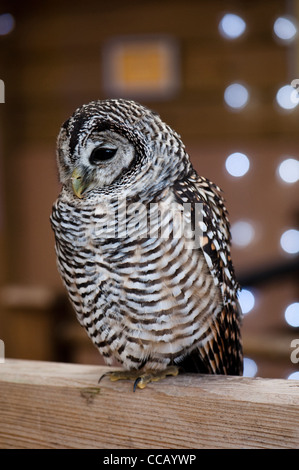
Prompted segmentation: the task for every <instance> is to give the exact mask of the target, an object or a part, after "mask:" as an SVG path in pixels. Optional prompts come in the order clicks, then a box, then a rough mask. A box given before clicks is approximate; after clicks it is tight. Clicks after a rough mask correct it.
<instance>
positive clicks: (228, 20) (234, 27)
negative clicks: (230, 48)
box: [218, 13, 246, 39]
mask: <svg viewBox="0 0 299 470" xmlns="http://www.w3.org/2000/svg"><path fill="white" fill-rule="evenodd" d="M218 29H219V32H220V34H221V36H223V37H224V38H226V39H236V38H238V37H240V36H242V34H243V33H244V31H245V29H246V23H245V21H244V20H243V19H242V18H241V17H240V16H238V15H235V14H233V13H226V14H225V15H224V16H223V17H222V19H221V21H220V23H219V26H218Z"/></svg>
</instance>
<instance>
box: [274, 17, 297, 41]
mask: <svg viewBox="0 0 299 470" xmlns="http://www.w3.org/2000/svg"><path fill="white" fill-rule="evenodd" d="M273 30H274V33H275V35H276V37H277V38H279V39H280V40H282V41H285V42H287V43H289V42H291V41H293V39H295V37H296V35H297V26H296V24H295V21H294V20H293V19H291V18H287V17H285V16H280V17H279V18H277V19H276V20H275V22H274V25H273Z"/></svg>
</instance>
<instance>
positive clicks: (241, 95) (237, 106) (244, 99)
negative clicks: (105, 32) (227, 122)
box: [224, 83, 294, 110]
mask: <svg viewBox="0 0 299 470" xmlns="http://www.w3.org/2000/svg"><path fill="white" fill-rule="evenodd" d="M291 88H292V90H293V91H294V89H293V87H291ZM248 100H249V91H248V89H247V88H246V87H245V86H244V85H241V83H232V84H231V85H229V86H228V87H227V88H226V89H225V91H224V101H225V103H226V104H227V105H228V106H229V107H230V108H232V109H234V110H241V109H243V108H244V107H245V106H246V105H247V103H248Z"/></svg>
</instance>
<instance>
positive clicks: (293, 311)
mask: <svg viewBox="0 0 299 470" xmlns="http://www.w3.org/2000/svg"><path fill="white" fill-rule="evenodd" d="M284 317H285V320H286V322H287V324H288V325H290V326H294V327H299V302H294V303H293V304H290V305H289V306H288V307H287V308H286V310H285V312H284Z"/></svg>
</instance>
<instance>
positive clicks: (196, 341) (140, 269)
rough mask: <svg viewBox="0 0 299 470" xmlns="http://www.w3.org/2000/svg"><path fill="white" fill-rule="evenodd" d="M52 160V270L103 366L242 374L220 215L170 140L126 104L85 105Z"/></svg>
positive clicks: (170, 134)
mask: <svg viewBox="0 0 299 470" xmlns="http://www.w3.org/2000/svg"><path fill="white" fill-rule="evenodd" d="M57 161H58V168H59V173H60V180H61V183H62V191H61V194H60V196H59V198H58V200H57V201H56V203H55V204H54V206H53V212H52V216H51V223H52V227H53V230H54V232H55V238H56V253H57V260H58V267H59V270H60V273H61V275H62V278H63V280H64V283H65V285H66V288H67V291H68V294H69V297H70V300H71V302H72V303H73V306H74V309H75V311H76V313H77V317H78V319H79V321H80V323H81V325H82V326H84V327H85V328H86V330H87V333H88V335H89V336H90V338H91V339H92V341H93V343H94V344H95V345H96V346H97V347H98V349H99V351H100V352H101V354H102V355H103V356H104V358H105V360H106V362H107V363H108V364H109V363H111V362H112V360H113V359H117V360H118V361H119V362H120V363H121V364H122V365H123V366H124V368H126V369H128V370H131V369H138V370H142V371H147V370H164V369H165V368H166V367H168V366H170V365H179V366H182V368H183V369H184V370H186V371H190V372H192V371H194V372H208V373H224V374H241V372H242V347H241V340H240V328H239V326H240V313H239V307H238V301H237V292H238V285H237V282H236V280H235V275H234V270H233V266H232V262H231V258H230V232H229V222H228V218H227V211H226V208H225V205H224V201H223V198H222V196H221V192H220V189H219V188H218V187H217V186H215V185H214V184H213V183H211V182H210V181H208V180H207V179H205V178H203V177H199V176H198V175H197V174H196V172H195V171H194V169H193V167H192V165H191V163H190V161H189V157H188V155H187V153H186V151H185V148H184V145H183V143H182V141H181V140H180V137H179V136H178V134H176V133H175V132H174V131H173V130H172V129H171V128H170V127H169V126H167V125H166V124H165V123H163V122H162V121H161V119H160V117H159V116H158V115H157V114H155V113H153V112H151V111H150V110H148V109H147V108H145V107H143V106H141V105H139V104H137V103H135V102H133V101H126V100H106V101H94V102H91V103H89V104H87V105H84V106H82V107H81V108H79V109H78V110H76V111H75V113H74V114H73V116H71V118H70V119H69V120H68V121H66V123H65V124H64V125H63V126H62V128H61V131H60V134H59V138H58V151H57Z"/></svg>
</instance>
